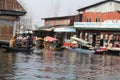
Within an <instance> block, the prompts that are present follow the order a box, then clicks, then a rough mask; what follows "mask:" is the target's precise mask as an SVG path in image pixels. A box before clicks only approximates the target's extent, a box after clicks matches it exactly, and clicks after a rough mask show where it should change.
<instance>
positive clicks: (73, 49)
mask: <svg viewBox="0 0 120 80" xmlns="http://www.w3.org/2000/svg"><path fill="white" fill-rule="evenodd" d="M66 49H67V50H69V51H74V52H77V53H86V54H93V53H95V50H90V49H82V48H72V47H66Z"/></svg>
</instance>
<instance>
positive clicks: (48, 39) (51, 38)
mask: <svg viewBox="0 0 120 80" xmlns="http://www.w3.org/2000/svg"><path fill="white" fill-rule="evenodd" d="M55 40H58V39H56V38H53V37H50V36H46V37H45V41H50V42H52V41H55Z"/></svg>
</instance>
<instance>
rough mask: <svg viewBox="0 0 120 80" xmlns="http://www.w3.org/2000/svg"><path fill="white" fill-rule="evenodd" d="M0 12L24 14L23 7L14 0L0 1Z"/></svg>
mask: <svg viewBox="0 0 120 80" xmlns="http://www.w3.org/2000/svg"><path fill="white" fill-rule="evenodd" d="M0 10H13V11H20V12H25V10H24V9H23V7H22V6H21V5H20V4H19V3H18V2H17V1H16V0H0Z"/></svg>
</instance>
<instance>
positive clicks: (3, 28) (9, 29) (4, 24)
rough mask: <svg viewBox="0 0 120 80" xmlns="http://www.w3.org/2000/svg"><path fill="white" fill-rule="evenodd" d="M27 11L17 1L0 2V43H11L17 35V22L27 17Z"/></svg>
mask: <svg viewBox="0 0 120 80" xmlns="http://www.w3.org/2000/svg"><path fill="white" fill-rule="evenodd" d="M25 13H26V11H25V9H24V8H23V7H22V6H21V5H20V4H19V3H18V2H17V1H16V0H0V43H1V44H2V43H6V44H7V43H9V40H10V38H11V37H12V36H15V34H16V29H17V26H16V22H17V21H19V19H20V16H23V15H25Z"/></svg>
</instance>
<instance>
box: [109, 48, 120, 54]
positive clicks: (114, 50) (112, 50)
mask: <svg viewBox="0 0 120 80" xmlns="http://www.w3.org/2000/svg"><path fill="white" fill-rule="evenodd" d="M108 53H110V54H115V55H116V54H117V55H120V48H116V47H113V48H108Z"/></svg>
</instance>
